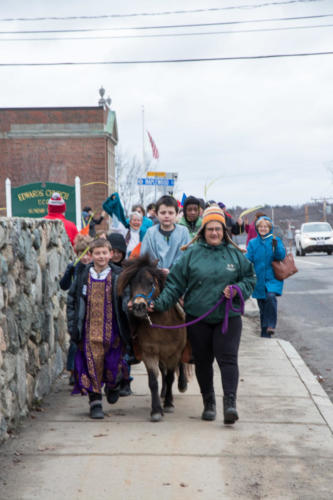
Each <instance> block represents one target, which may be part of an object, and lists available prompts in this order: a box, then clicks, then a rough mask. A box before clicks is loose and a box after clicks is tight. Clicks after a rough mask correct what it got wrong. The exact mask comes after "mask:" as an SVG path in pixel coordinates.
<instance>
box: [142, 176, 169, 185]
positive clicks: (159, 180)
mask: <svg viewBox="0 0 333 500" xmlns="http://www.w3.org/2000/svg"><path fill="white" fill-rule="evenodd" d="M138 184H139V186H174V185H175V180H174V179H166V178H165V177H139V178H138Z"/></svg>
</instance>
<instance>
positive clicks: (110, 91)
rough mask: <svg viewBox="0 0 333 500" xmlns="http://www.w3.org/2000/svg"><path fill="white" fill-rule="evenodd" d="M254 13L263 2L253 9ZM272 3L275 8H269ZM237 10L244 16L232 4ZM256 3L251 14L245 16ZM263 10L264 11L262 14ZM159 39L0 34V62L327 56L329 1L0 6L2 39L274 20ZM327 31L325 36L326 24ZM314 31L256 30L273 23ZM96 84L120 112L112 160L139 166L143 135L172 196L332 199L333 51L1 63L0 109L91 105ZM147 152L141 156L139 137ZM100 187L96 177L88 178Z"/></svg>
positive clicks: (332, 32) (32, 1) (332, 7)
mask: <svg viewBox="0 0 333 500" xmlns="http://www.w3.org/2000/svg"><path fill="white" fill-rule="evenodd" d="M263 4H269V5H266V6H262V5H263ZM276 4H279V5H276ZM245 5H247V6H248V7H247V8H244V7H242V6H245ZM255 5H257V7H254V6H255ZM259 5H261V6H259ZM232 6H234V7H237V8H234V9H225V10H219V11H207V12H200V13H182V14H164V15H155V16H135V17H133V16H132V17H119V18H111V17H110V18H104V19H95V20H94V19H84V20H83V19H76V20H42V21H31V20H30V21H27V20H26V21H18V20H17V21H4V20H3V19H4V18H18V17H21V18H22V17H52V16H64V17H66V16H67V17H68V16H98V15H107V14H108V15H111V14H130V13H138V14H139V13H144V12H146V13H153V12H154V13H161V12H163V11H166V10H167V11H175V10H191V9H196V8H198V9H209V8H213V7H218V8H219V9H221V7H232ZM324 14H332V17H322V18H312V19H303V20H302V19H299V20H290V21H265V22H260V23H259V22H252V23H241V24H229V25H219V26H213V27H191V28H189V27H187V28H177V29H175V28H173V29H164V30H161V29H159V30H157V29H151V30H130V29H129V30H114V31H111V30H109V31H96V32H93V31H89V32H77V33H59V34H50V33H49V34H47V33H44V34H5V35H4V34H0V63H2V64H3V63H23V62H31V63H32V62H63V61H71V62H73V61H115V60H122V61H124V60H147V59H183V58H212V57H233V56H257V55H268V54H287V53H306V52H323V51H333V1H332V0H312V1H310V0H303V1H298V2H296V1H294V2H287V1H283V0H276V1H275V2H274V1H273V0H219V1H218V0H191V1H185V0H168V1H162V0H146V1H145V0H141V1H140V2H137V1H134V0H122V1H121V2H119V1H117V2H115V1H110V0H108V1H106V0H99V1H98V2H91V0H89V1H88V0H57V2H54V1H46V0H29V2H27V1H26V0H22V1H20V0H2V1H1V9H0V18H1V19H2V20H1V21H0V31H1V32H4V31H25V30H65V29H83V28H84V29H92V28H97V29H98V30H100V29H101V28H103V29H106V28H108V29H110V28H115V27H118V28H119V27H128V28H130V27H135V26H136V27H143V26H157V25H159V26H161V25H176V24H197V23H213V22H215V23H217V22H228V21H229V22H230V21H245V20H259V19H272V18H286V17H300V16H318V15H324ZM328 24H329V25H332V26H329V27H323V25H328ZM310 25H311V26H318V25H322V27H321V28H312V29H295V30H284V31H278V30H274V31H252V32H247V33H244V32H243V33H236V32H235V31H239V30H258V29H261V30H262V29H269V28H271V29H272V28H280V27H287V26H288V27H296V26H299V27H300V26H302V27H303V26H310ZM208 31H215V32H216V31H234V32H233V33H223V34H222V33H219V34H214V35H212V34H211V35H196V36H194V35H193V36H169V37H164V38H163V37H160V38H152V37H146V38H120V39H115V38H106V39H90V40H86V39H85V40H84V39H78V40H67V39H62V40H59V39H58V40H34V41H22V40H21V41H14V40H7V41H4V38H15V39H17V38H19V37H24V38H28V37H31V38H32V37H34V38H36V37H39V38H41V37H43V38H46V37H53V38H54V37H59V38H60V37H111V36H124V35H131V36H133V35H138V34H140V35H152V34H161V33H168V34H172V33H173V34H175V33H181V34H185V33H190V32H195V33H198V32H199V33H204V32H208ZM101 85H103V86H104V87H105V89H106V95H110V97H111V98H112V109H114V110H115V111H116V113H117V120H118V129H119V139H120V143H119V145H120V147H121V150H122V151H123V152H124V153H125V154H127V155H128V156H129V157H131V156H134V155H136V156H137V157H138V158H141V157H142V122H141V118H142V112H141V110H142V106H144V108H145V126H146V129H148V130H149V131H150V133H151V134H152V136H153V138H154V140H155V143H156V145H157V147H158V149H159V152H160V160H159V165H158V167H157V168H158V169H159V170H166V171H176V172H178V173H179V184H178V187H177V190H178V193H179V195H180V196H181V193H182V192H183V191H184V192H185V193H186V194H187V195H189V194H193V195H197V196H203V193H204V186H205V185H208V184H209V183H212V181H214V180H215V179H216V181H215V182H213V183H212V185H211V187H210V188H209V189H208V193H207V197H208V198H209V199H216V200H219V201H223V202H224V203H226V205H227V206H229V207H230V206H235V205H242V206H248V207H251V206H254V205H259V204H266V203H267V204H284V203H288V204H300V203H303V202H306V201H310V200H311V198H312V197H318V196H332V197H333V182H332V181H333V173H331V172H330V169H332V165H333V98H332V96H333V90H332V89H333V55H325V56H316V57H294V58H281V59H261V60H243V61H239V60H238V61H216V62H192V63H178V64H176V63H172V64H146V65H104V66H71V67H64V66H58V67H28V68H27V67H15V68H8V67H0V90H1V92H0V107H21V106H22V107H23V106H24V107H35V106H94V105H96V104H97V101H98V89H99V87H100V86H101ZM145 147H146V149H147V154H151V150H150V146H149V143H148V141H146V144H145ZM96 180H98V179H96Z"/></svg>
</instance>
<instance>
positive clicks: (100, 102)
mask: <svg viewBox="0 0 333 500" xmlns="http://www.w3.org/2000/svg"><path fill="white" fill-rule="evenodd" d="M98 92H99V95H100V96H101V98H100V100H99V101H98V105H99V106H105V103H106V101H105V99H104V94H105V89H104V88H103V86H102V87H101V88H100V89H99V91H98Z"/></svg>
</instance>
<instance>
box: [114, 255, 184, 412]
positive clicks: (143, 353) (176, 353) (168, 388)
mask: <svg viewBox="0 0 333 500" xmlns="http://www.w3.org/2000/svg"><path fill="white" fill-rule="evenodd" d="M122 266H123V271H122V272H121V273H120V275H119V278H118V284H117V293H118V295H119V296H121V297H122V298H123V302H125V303H126V302H127V303H128V304H129V311H128V312H129V320H130V329H131V333H132V339H133V347H134V352H135V355H136V357H137V358H138V359H141V360H142V361H143V363H144V364H145V367H146V370H147V374H148V384H149V389H150V392H151V414H150V415H151V421H152V422H159V421H160V420H161V419H162V417H163V414H164V412H165V413H170V412H172V411H173V408H174V405H173V395H172V384H173V382H174V373H175V370H176V368H177V367H178V366H179V365H180V366H181V365H182V364H181V363H180V361H181V358H182V354H183V351H184V348H185V345H186V328H185V327H181V328H177V329H174V330H168V329H161V328H155V327H151V326H150V325H151V321H152V322H153V323H156V324H160V325H170V326H173V325H177V324H183V323H184V322H185V317H184V313H183V311H182V310H180V308H179V307H172V308H171V309H170V310H168V311H164V312H152V313H150V316H151V321H150V317H149V316H148V304H149V302H150V301H151V300H152V299H154V298H156V297H157V296H158V295H159V294H160V292H161V291H162V290H163V286H164V282H165V275H164V273H163V271H162V270H161V269H159V268H158V267H157V262H153V261H152V260H151V259H150V257H149V255H148V254H145V255H143V256H140V257H137V258H135V259H129V260H126V261H124V262H123V263H122ZM159 368H160V369H161V372H162V378H163V374H164V375H165V378H164V382H165V387H163V389H164V391H163V392H164V394H162V395H164V404H163V409H162V406H161V400H160V396H159V388H158V374H159ZM180 375H182V376H184V372H183V371H182V370H180ZM185 385H186V384H185ZM178 386H179V388H180V390H182V389H183V390H186V387H185V388H184V385H183V383H182V382H181V383H179V384H178Z"/></svg>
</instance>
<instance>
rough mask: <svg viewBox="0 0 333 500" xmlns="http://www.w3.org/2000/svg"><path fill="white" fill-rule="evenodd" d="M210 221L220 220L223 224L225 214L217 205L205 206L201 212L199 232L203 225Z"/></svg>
mask: <svg viewBox="0 0 333 500" xmlns="http://www.w3.org/2000/svg"><path fill="white" fill-rule="evenodd" d="M211 221H218V222H221V223H222V224H223V225H224V226H225V215H224V212H223V210H222V209H221V208H220V207H219V206H218V205H211V206H210V207H207V208H206V210H205V211H204V213H203V214H202V223H201V227H200V229H199V232H200V231H202V230H203V228H204V227H205V225H206V224H207V223H208V222H211Z"/></svg>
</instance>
